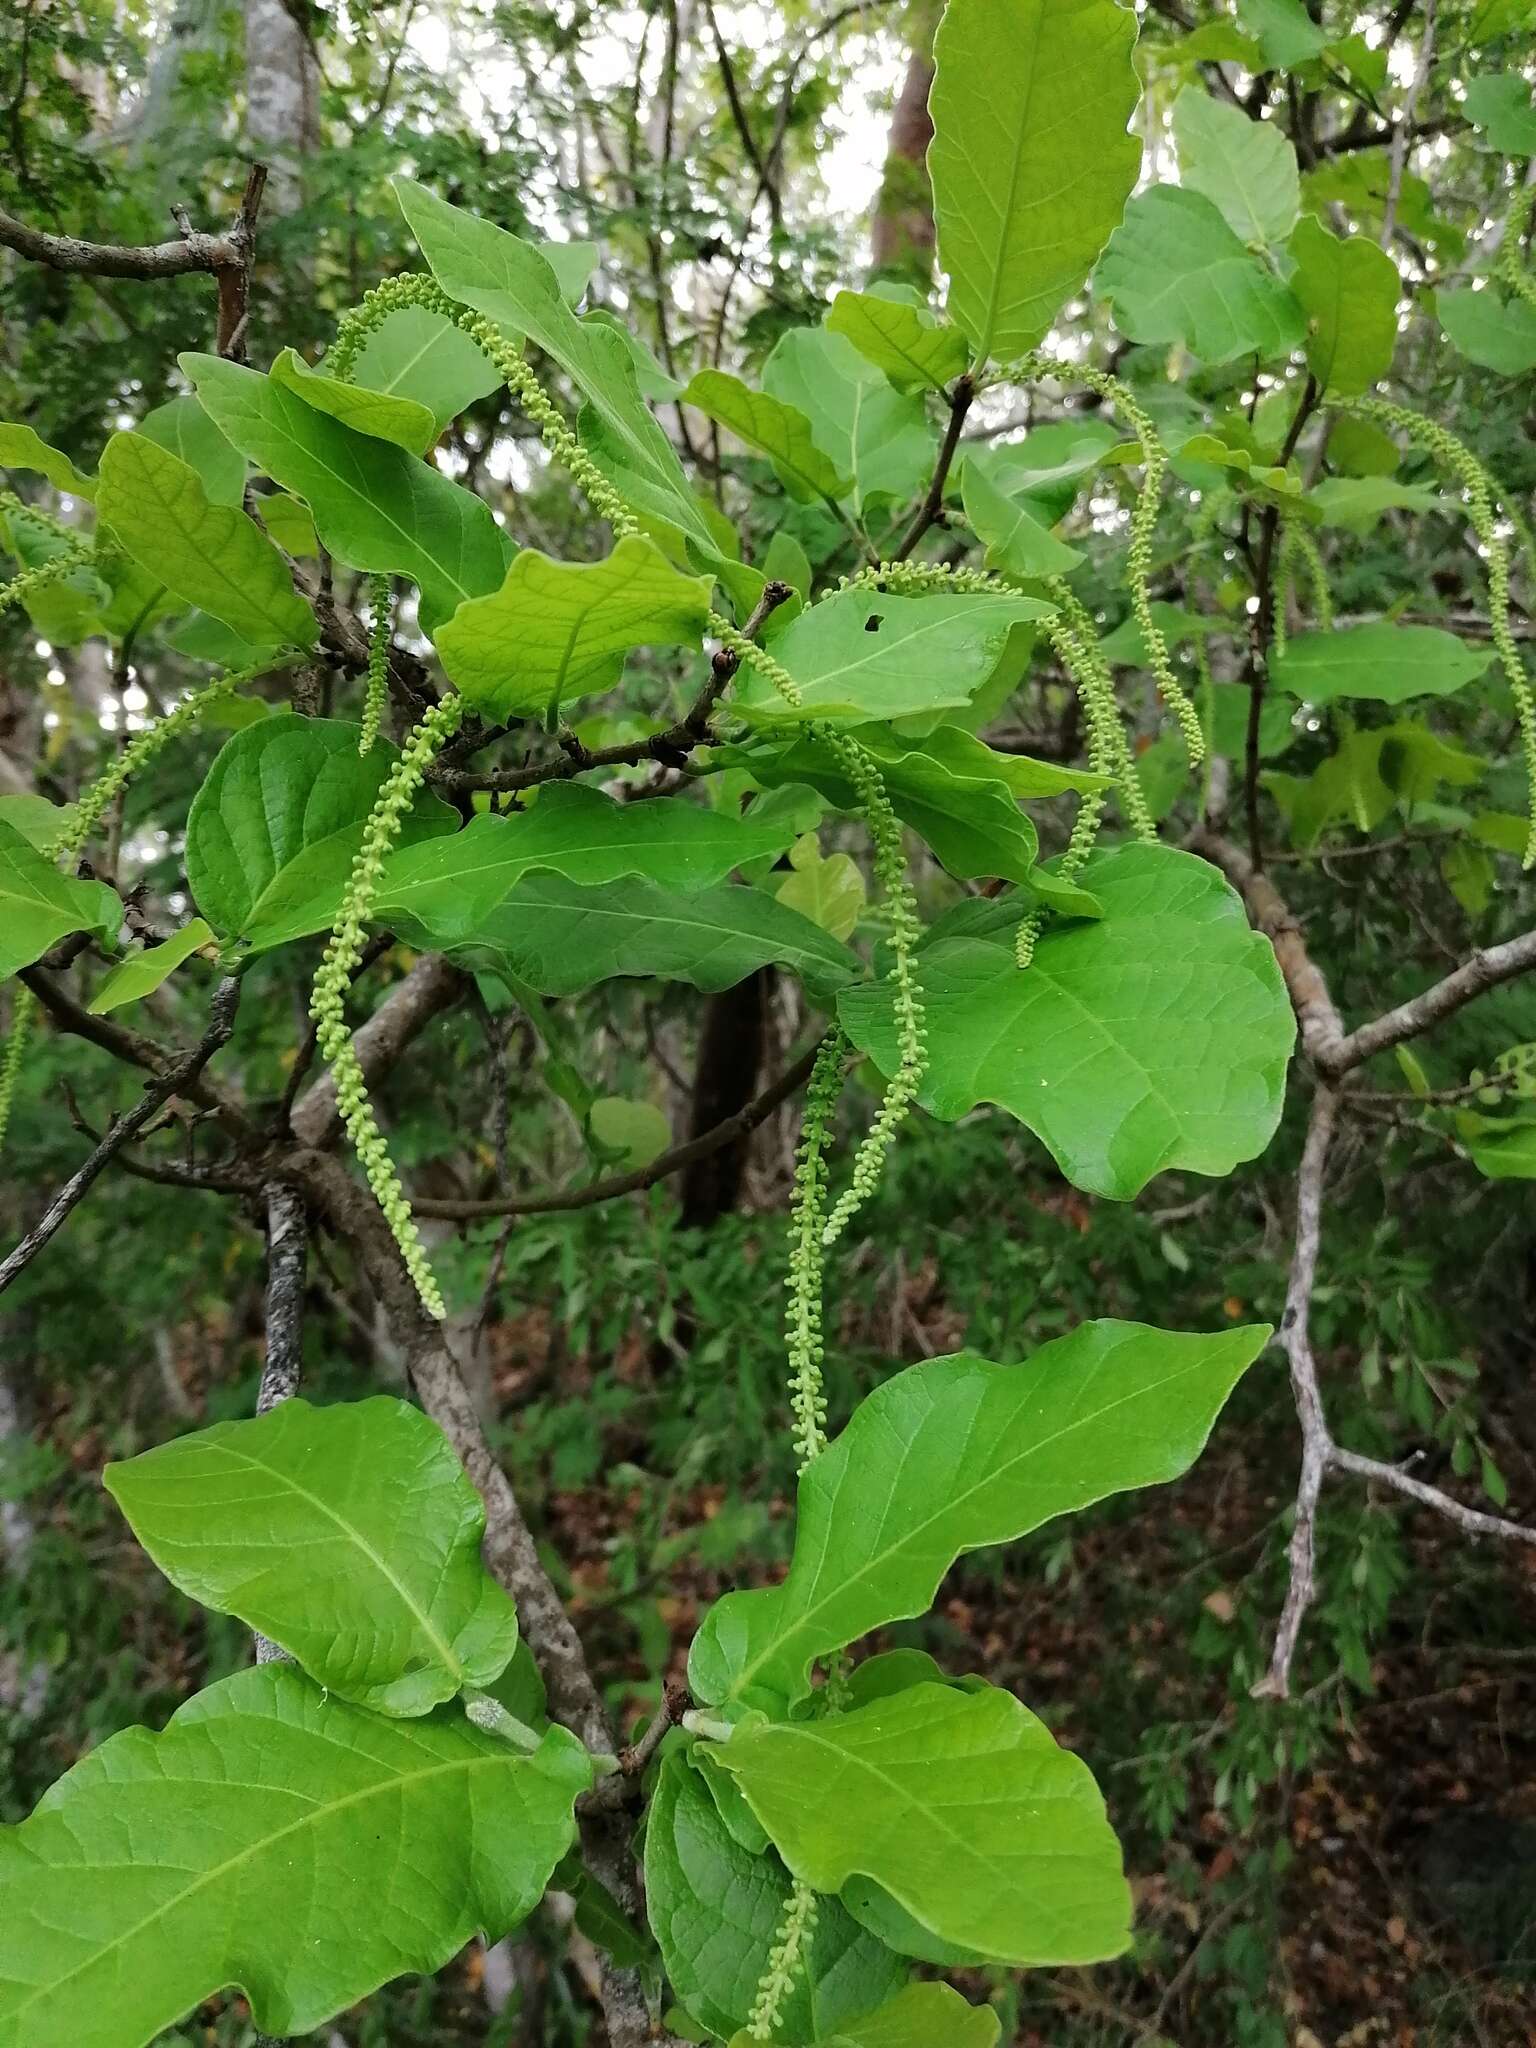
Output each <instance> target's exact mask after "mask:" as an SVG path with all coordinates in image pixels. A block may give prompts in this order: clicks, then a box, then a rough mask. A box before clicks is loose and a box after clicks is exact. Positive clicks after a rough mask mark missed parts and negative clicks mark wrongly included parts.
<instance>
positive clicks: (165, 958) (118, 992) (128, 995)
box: [86, 917, 213, 1017]
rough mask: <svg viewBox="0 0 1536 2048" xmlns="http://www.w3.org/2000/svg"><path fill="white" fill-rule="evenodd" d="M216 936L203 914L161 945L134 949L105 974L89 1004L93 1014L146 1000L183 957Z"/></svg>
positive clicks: (173, 971) (178, 964) (103, 1014)
mask: <svg viewBox="0 0 1536 2048" xmlns="http://www.w3.org/2000/svg"><path fill="white" fill-rule="evenodd" d="M212 939H213V931H212V928H211V927H210V926H209V925H208V924H207V923H205V921H204V920H203V919H202V918H200V917H194V918H191V919H190V920H189V921H188V922H187V923H186V924H184V925H183V926H182V928H181V930H180V931H179V932H172V934H171V936H170V937H169V938H168V939H166V940H165V941H164V943H163V944H161V945H158V946H146V947H144V948H143V949H142V950H141V951H139V952H137V953H130V954H129V955H128V957H127V958H126V959H125V960H120V961H119V962H118V964H117V965H116V966H115V967H114V968H113V969H112V970H111V972H110V973H108V974H107V975H105V976H104V977H103V979H102V981H101V982H100V984H99V985H98V987H97V989H96V993H95V994H94V995H93V996H92V997H91V1000H90V1001H89V1003H87V1004H86V1008H87V1010H89V1012H90V1014H91V1015H92V1016H93V1017H103V1016H105V1015H106V1014H107V1012H108V1011H109V1010H120V1009H121V1008H122V1007H123V1005H124V1004H125V1003H138V1002H142V1001H143V1000H144V998H145V996H150V995H153V994H154V992H155V990H156V989H157V988H160V987H161V986H162V985H163V984H164V983H165V982H167V981H169V980H170V978H171V976H172V975H173V974H174V973H175V972H176V970H177V968H178V967H179V966H180V965H181V963H182V962H183V960H190V959H191V957H192V955H193V954H194V953H195V952H196V951H197V949H198V947H199V946H206V945H208V944H210V943H211V941H212Z"/></svg>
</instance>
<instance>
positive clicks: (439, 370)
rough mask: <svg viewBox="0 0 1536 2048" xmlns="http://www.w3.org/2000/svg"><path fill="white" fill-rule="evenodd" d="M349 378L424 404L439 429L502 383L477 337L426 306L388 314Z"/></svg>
mask: <svg viewBox="0 0 1536 2048" xmlns="http://www.w3.org/2000/svg"><path fill="white" fill-rule="evenodd" d="M322 367H323V366H322ZM352 377H353V382H354V383H357V384H366V385H367V386H368V388H369V390H370V391H382V392H384V393H385V394H386V395H387V396H389V397H391V398H409V399H412V400H414V402H415V403H416V404H418V405H424V406H425V407H426V408H427V410H428V411H429V412H430V413H431V414H432V416H433V419H434V421H435V422H436V427H437V432H438V433H441V432H442V431H443V429H444V428H445V427H446V426H448V425H449V424H450V422H451V421H453V420H456V419H457V418H458V416H459V414H460V413H461V412H463V411H464V409H465V407H466V406H470V405H473V404H474V403H475V401H476V399H479V398H488V397H489V396H490V394H491V393H492V392H493V391H497V390H499V389H500V388H501V372H500V371H499V370H497V369H496V368H495V367H494V365H493V364H492V363H491V361H490V359H489V358H488V357H487V355H486V353H485V351H484V349H482V348H481V347H480V345H479V344H478V342H473V341H471V340H470V338H469V336H468V335H467V334H465V333H464V331H463V330H462V329H461V328H458V327H455V326H454V324H453V322H452V321H451V320H450V319H448V318H447V316H446V315H445V314H442V313H434V312H432V311H431V310H430V308H428V307H426V306H401V307H400V308H399V309H398V310H397V311H395V312H393V313H387V314H386V315H385V316H384V318H383V320H382V321H380V323H379V325H378V326H377V327H376V328H375V329H374V330H373V332H372V333H371V334H370V335H369V337H368V339H367V340H366V341H365V342H364V343H363V345H362V347H361V349H360V350H359V351H358V355H357V361H356V362H355V363H354V364H353V366H352ZM337 381H339V379H338V380H337Z"/></svg>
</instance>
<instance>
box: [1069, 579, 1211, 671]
mask: <svg viewBox="0 0 1536 2048" xmlns="http://www.w3.org/2000/svg"><path fill="white" fill-rule="evenodd" d="M1152 623H1153V624H1154V625H1155V626H1156V627H1157V630H1158V631H1159V632H1160V633H1161V634H1162V636H1163V640H1164V642H1165V644H1166V645H1167V646H1169V647H1183V646H1186V645H1187V644H1188V643H1189V642H1190V641H1191V640H1200V639H1204V638H1207V637H1208V636H1209V635H1210V634H1212V633H1219V632H1220V631H1221V630H1222V624H1221V621H1220V619H1210V618H1206V617H1205V616H1204V615H1203V614H1202V613H1200V612H1191V611H1186V610H1185V608H1184V607H1183V605H1181V604H1168V603H1165V601H1164V600H1163V599H1162V598H1160V597H1155V598H1154V599H1153V600H1152ZM1099 652H1100V653H1101V654H1102V655H1103V657H1104V659H1105V660H1106V661H1111V662H1114V663H1115V664H1116V665H1117V666H1119V665H1123V666H1125V667H1127V668H1145V667H1146V666H1147V661H1148V655H1147V644H1146V641H1145V640H1144V639H1143V638H1142V632H1141V627H1140V626H1139V625H1138V624H1137V623H1136V617H1135V614H1134V613H1128V614H1127V615H1126V617H1125V618H1123V619H1122V620H1121V621H1120V623H1119V625H1118V626H1116V628H1115V630H1114V631H1113V632H1112V633H1106V634H1105V636H1104V638H1103V639H1102V640H1101V641H1100V642H1099Z"/></svg>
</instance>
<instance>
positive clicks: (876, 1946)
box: [645, 1752, 907, 2041]
mask: <svg viewBox="0 0 1536 2048" xmlns="http://www.w3.org/2000/svg"><path fill="white" fill-rule="evenodd" d="M727 1782H729V1781H727ZM759 1842H761V1837H759ZM789 1893H790V1879H789V1874H788V1872H787V1871H786V1870H785V1868H784V1866H783V1864H782V1863H781V1862H780V1861H779V1859H778V1857H777V1856H775V1855H773V1854H772V1852H771V1851H770V1852H769V1853H768V1854H766V1855H765V1854H764V1853H763V1850H762V1848H761V1847H760V1846H759V1847H756V1848H752V1849H748V1848H745V1847H743V1845H742V1844H741V1843H739V1842H738V1841H737V1840H736V1839H735V1838H734V1837H733V1836H732V1834H731V1832H730V1830H729V1829H728V1828H727V1827H726V1825H725V1823H724V1821H723V1820H722V1819H721V1817H720V1814H719V1811H718V1810H717V1808H716V1806H715V1802H714V1800H713V1798H712V1797H711V1794H710V1791H709V1788H708V1785H707V1784H706V1782H705V1780H704V1778H703V1777H702V1776H701V1774H700V1773H699V1772H698V1771H697V1770H694V1769H693V1768H691V1766H690V1765H689V1763H688V1760H687V1758H686V1757H685V1756H684V1755H682V1754H681V1753H680V1752H674V1753H673V1754H672V1755H671V1756H669V1757H667V1758H666V1760H665V1761H664V1762H663V1764H662V1767H661V1773H660V1776H659V1778H658V1779H657V1783H656V1791H655V1794H654V1796H653V1798H652V1800H651V1804H650V1806H649V1808H648V1810H647V1813H646V1826H645V1900H646V1908H647V1911H648V1913H649V1915H650V1922H651V1931H652V1933H653V1934H654V1935H655V1936H656V1941H657V1945H658V1947H659V1948H660V1950H661V1955H662V1961H663V1962H664V1963H665V1964H666V1969H667V1976H668V1978H669V1979H670V1981H671V1984H672V1988H673V1990H674V1992H675V1993H676V1994H677V1997H678V2000H679V2002H680V2003H681V2004H682V2005H683V2007H684V2008H685V2009H686V2010H687V2011H688V2012H689V2013H691V2014H692V2016H693V2017H694V2018H695V2019H696V2020H698V2021H699V2022H700V2023H701V2024H702V2025H703V2026H706V2027H708V2028H709V2030H710V2032H711V2033H713V2034H719V2035H722V2036H729V2035H731V2034H734V2033H735V2032H736V2030H737V2029H738V2028H739V2027H743V2026H745V2024H746V2022H747V2020H748V2018H749V2016H750V2014H751V2011H752V2005H753V2001H754V1999H755V1998H756V1996H757V1987H758V1984H759V1982H760V1980H761V1978H762V1976H763V1973H764V1972H765V1970H766V1969H767V1967H768V1956H769V1951H770V1950H771V1949H772V1947H773V1944H774V1941H775V1939H776V1938H777V1936H778V1932H779V1925H780V1922H781V1921H782V1920H783V1918H784V1908H785V1906H786V1905H787V1904H788V1902H789ZM906 1974H907V1965H906V1964H905V1963H904V1962H903V1961H902V1960H901V1958H900V1957H899V1956H895V1955H892V1954H891V1952H890V1950H889V1949H887V1948H884V1947H883V1946H882V1945H881V1944H880V1943H879V1942H878V1941H876V1940H875V1939H874V1937H873V1936H872V1935H868V1934H866V1933H864V1932H863V1930H862V1929H861V1928H859V1927H857V1926H855V1924H854V1922H853V1921H852V1920H851V1919H850V1918H849V1916H848V1915H847V1914H846V1913H845V1912H844V1911H843V1909H842V1908H841V1906H839V1904H838V1903H837V1901H836V1900H835V1899H822V1900H819V1901H818V1911H817V1915H816V1928H815V1932H814V1934H813V1936H812V1939H811V1947H810V1954H809V1956H808V1959H807V1968H806V1969H804V1970H803V1971H799V1972H797V1973H796V1976H795V1980H794V1983H793V1985H792V1987H791V1989H790V1991H789V1994H788V1996H787V1998H786V1999H785V2002H784V2007H783V2011H782V2017H781V2026H780V2033H781V2037H782V2038H784V2039H787V2040H791V2041H822V2040H824V2039H825V2038H826V2036H827V2034H828V2033H829V2032H831V2031H833V2030H834V2029H835V2028H836V2027H837V2026H838V2025H839V2024H840V2023H841V2022H843V2021H845V2020H849V2019H853V2018H856V2017H857V2016H858V2015H859V2014H861V2013H866V2012H869V2011H870V2010H871V2009H872V2008H875V2007H877V2006H879V2005H880V2003H881V2002H882V2001H883V2000H884V1999H887V1998H889V1997H890V1995H891V1993H892V1992H893V1991H894V1990H895V1989H896V1988H897V1986H898V1985H899V1984H900V1983H901V1982H902V1980H903V1979H904V1977H905V1976H906Z"/></svg>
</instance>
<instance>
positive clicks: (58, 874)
mask: <svg viewBox="0 0 1536 2048" xmlns="http://www.w3.org/2000/svg"><path fill="white" fill-rule="evenodd" d="M122 921H123V906H122V904H121V902H120V901H119V900H118V896H117V893H116V891H115V890H113V889H109V888H108V887H107V885H106V883H105V882H82V881H80V880H78V879H77V878H76V877H75V876H74V875H66V874H64V873H63V872H62V871H61V870H60V869H59V868H56V867H55V866H54V864H53V862H52V861H51V860H50V859H49V858H48V856H47V855H46V854H45V853H44V852H43V851H42V850H41V848H39V847H37V846H34V845H33V844H32V841H31V839H30V838H28V837H27V835H26V834H25V833H23V832H21V831H19V830H18V829H17V827H16V826H15V825H13V824H9V823H7V821H6V820H5V819H3V818H0V981H3V980H4V979H5V978H6V976H7V975H11V974H14V973H15V972H16V970H17V969H18V968H19V967H30V966H31V965H32V962H33V961H34V960H38V959H40V958H41V957H42V955H43V954H44V953H46V952H47V951H48V948H49V947H50V946H54V945H57V944H58V942H59V940H60V939H67V938H68V937H69V935H70V933H71V932H93V933H95V934H96V936H97V937H98V938H100V939H102V940H103V941H110V940H112V939H114V938H116V936H117V929H118V926H119V925H120V924H121V923H122Z"/></svg>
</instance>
